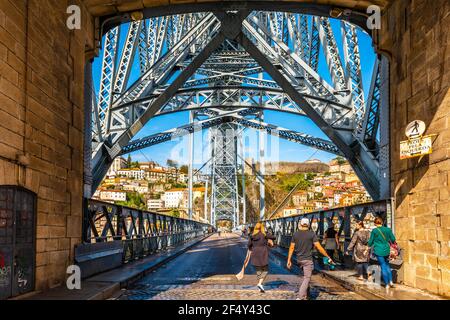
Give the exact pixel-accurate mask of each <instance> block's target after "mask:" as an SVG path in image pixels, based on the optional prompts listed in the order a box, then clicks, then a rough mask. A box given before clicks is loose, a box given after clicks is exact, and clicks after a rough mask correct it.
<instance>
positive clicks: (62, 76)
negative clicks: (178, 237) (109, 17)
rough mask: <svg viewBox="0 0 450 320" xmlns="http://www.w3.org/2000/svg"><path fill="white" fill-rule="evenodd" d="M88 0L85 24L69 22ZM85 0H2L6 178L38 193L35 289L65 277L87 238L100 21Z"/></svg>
mask: <svg viewBox="0 0 450 320" xmlns="http://www.w3.org/2000/svg"><path fill="white" fill-rule="evenodd" d="M71 4H78V5H80V6H81V8H82V19H83V24H82V25H83V28H84V29H83V30H74V31H71V30H69V29H68V28H67V27H66V19H67V14H66V9H67V7H68V6H69V5H71ZM92 19H93V18H92V17H91V16H90V15H89V14H88V13H87V11H86V10H85V8H84V7H83V5H82V3H81V2H80V1H65V0H53V1H42V0H28V1H26V0H2V1H0V185H20V186H23V187H25V188H27V189H29V190H31V191H33V192H35V193H36V194H37V196H38V202H37V243H36V246H37V248H36V251H37V256H36V290H46V289H48V288H50V287H54V286H57V285H60V284H62V283H64V281H65V279H66V273H65V272H66V268H67V266H68V265H70V264H72V261H73V246H74V245H75V244H76V243H79V242H80V241H81V203H82V198H83V190H82V185H83V182H82V179H83V158H82V155H83V139H82V137H83V121H82V117H83V108H84V106H83V81H84V62H85V52H87V51H92V50H93V48H94V41H93V35H94V23H93V20H92Z"/></svg>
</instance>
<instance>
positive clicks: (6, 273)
mask: <svg viewBox="0 0 450 320" xmlns="http://www.w3.org/2000/svg"><path fill="white" fill-rule="evenodd" d="M10 284H11V266H6V265H5V255H4V254H3V252H0V287H8V286H9V285H10Z"/></svg>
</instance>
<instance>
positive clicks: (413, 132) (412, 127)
mask: <svg viewBox="0 0 450 320" xmlns="http://www.w3.org/2000/svg"><path fill="white" fill-rule="evenodd" d="M426 128H427V126H426V124H425V122H423V121H421V120H414V121H413V122H411V123H410V124H408V126H407V127H406V130H405V134H406V136H407V137H408V138H410V139H411V138H417V137H421V136H422V135H423V134H424V133H425V130H426Z"/></svg>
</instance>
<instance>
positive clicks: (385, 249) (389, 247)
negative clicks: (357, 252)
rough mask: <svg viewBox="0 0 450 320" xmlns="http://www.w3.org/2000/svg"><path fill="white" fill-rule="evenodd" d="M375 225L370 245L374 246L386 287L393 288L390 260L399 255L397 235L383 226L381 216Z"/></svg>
mask: <svg viewBox="0 0 450 320" xmlns="http://www.w3.org/2000/svg"><path fill="white" fill-rule="evenodd" d="M375 226H376V228H375V229H373V230H372V232H371V233H370V239H369V242H368V246H369V247H373V251H374V254H375V256H376V258H377V260H378V263H379V264H380V267H381V275H382V276H383V281H384V283H385V285H386V288H389V287H390V288H393V287H394V282H393V280H392V270H391V267H390V265H389V260H390V259H393V258H395V257H396V256H397V255H398V251H397V247H396V243H395V241H396V240H395V236H394V234H393V233H392V230H391V229H389V228H388V227H385V226H383V219H381V218H380V217H377V218H375Z"/></svg>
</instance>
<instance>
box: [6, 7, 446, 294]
mask: <svg viewBox="0 0 450 320" xmlns="http://www.w3.org/2000/svg"><path fill="white" fill-rule="evenodd" d="M175 2H177V3H181V1H145V3H158V6H160V8H159V9H158V10H160V9H161V10H162V7H163V6H169V5H171V4H175ZM236 2H238V1H236ZM248 2H250V1H248ZM264 2H266V1H264ZM301 2H302V3H303V5H304V4H305V3H308V4H314V3H315V1H308V2H305V1H301ZM79 3H80V4H81V9H82V16H83V25H82V29H81V30H75V31H73V30H68V29H67V28H66V25H65V21H66V18H67V14H66V12H65V10H64V9H65V7H66V5H69V4H72V3H70V2H69V1H63V0H62V1H61V2H58V4H59V5H58V6H50V5H49V4H48V3H46V2H43V1H37V0H32V1H27V2H26V4H25V3H23V4H18V2H17V1H13V0H4V1H3V2H2V5H3V6H2V8H0V10H1V11H3V13H4V14H5V15H6V16H7V17H8V18H9V22H10V23H7V24H6V25H1V26H0V29H1V31H2V36H4V37H2V38H1V39H0V42H1V45H0V53H1V55H0V59H1V60H2V63H3V62H4V61H5V62H6V63H7V64H8V65H9V66H10V68H9V67H8V68H5V70H2V77H1V79H0V81H1V85H0V93H1V95H0V100H1V103H0V109H1V112H2V114H1V116H0V127H1V129H0V130H1V136H2V139H0V140H1V141H0V173H1V174H0V184H1V185H21V186H24V187H26V188H27V189H29V190H32V191H33V192H35V193H36V194H37V197H38V199H37V206H38V208H39V211H38V220H37V227H38V228H37V255H36V289H37V290H45V289H48V288H49V287H53V286H55V285H58V284H62V283H64V281H65V278H66V273H65V271H66V267H67V265H70V264H72V263H73V246H74V245H75V244H78V243H80V242H81V241H82V239H81V234H80V232H81V231H80V230H81V224H82V218H81V214H82V210H83V208H82V204H83V200H82V199H83V196H85V197H88V196H89V192H88V191H85V189H84V188H83V184H84V183H86V184H89V183H88V182H89V174H87V172H86V175H85V176H84V177H82V173H83V167H84V168H88V166H89V163H90V159H91V157H90V155H91V153H90V151H87V153H86V154H87V156H83V145H82V143H81V141H83V132H85V131H86V130H84V128H87V127H88V125H89V123H87V124H86V125H83V116H84V114H90V110H86V111H85V110H84V104H83V81H84V79H83V71H84V62H85V61H87V60H90V59H92V58H93V56H94V55H95V54H96V52H97V53H98V48H99V46H98V42H99V40H100V39H101V35H102V32H101V30H102V29H101V26H102V25H103V27H104V28H103V31H104V32H106V31H107V30H109V29H110V28H113V27H114V26H116V25H117V23H121V22H125V21H129V19H130V17H131V13H132V12H134V11H139V10H140V9H144V6H143V4H142V3H143V1H126V2H125V1H114V2H112V1H107V0H105V1H99V0H97V1H83V0H81V1H79ZM111 3H113V4H112V5H111ZM186 3H187V2H185V4H184V5H182V4H180V6H185V7H186V6H188V5H191V3H187V4H186ZM215 3H219V2H218V1H217V2H215ZM229 3H231V1H230V2H229ZM239 3H241V4H242V3H245V2H243V1H239ZM260 3H263V1H261V2H260ZM274 3H275V2H274ZM286 3H287V1H286ZM290 3H293V4H290V5H292V6H293V7H294V6H297V5H298V6H299V7H300V6H302V3H300V1H298V2H292V1H290ZM323 3H325V1H323ZM326 3H331V4H332V5H333V6H337V7H340V8H348V9H352V12H353V13H354V14H355V15H358V14H359V13H364V12H365V9H366V8H364V7H363V6H365V5H368V4H375V5H380V7H382V9H383V10H382V29H380V30H377V31H374V32H373V33H372V38H373V40H374V43H375V45H376V48H377V52H386V53H387V56H389V59H390V62H391V66H390V70H389V78H390V85H389V87H390V94H389V98H390V110H387V111H386V112H387V114H388V115H389V123H390V126H391V129H392V130H391V132H390V134H389V138H390V139H389V140H390V142H391V146H390V148H388V150H389V153H388V154H387V155H386V157H387V158H388V159H389V160H390V163H391V165H392V166H391V170H390V171H391V175H390V185H391V190H392V191H391V193H390V195H391V196H393V197H394V199H395V210H396V215H395V217H396V218H395V222H396V235H397V239H398V242H399V244H400V245H401V246H402V247H403V248H404V249H405V255H404V265H403V269H404V271H403V278H402V281H403V282H404V283H406V284H408V285H411V286H413V287H418V288H422V289H426V290H430V291H432V292H435V293H440V294H444V295H447V296H449V289H450V287H449V285H448V284H449V276H450V270H449V267H448V250H447V247H448V246H447V245H446V244H447V243H448V239H449V232H448V230H449V229H448V228H447V227H448V222H449V213H448V210H447V208H448V186H449V183H450V182H449V181H448V176H449V173H450V165H449V161H450V159H449V157H448V141H449V139H448V137H449V135H448V130H449V128H448V117H449V108H450V104H449V101H450V100H449V92H448V91H449V85H448V83H449V81H448V79H449V75H450V68H449V64H448V63H447V61H448V55H449V51H448V50H447V47H448V45H447V43H448V16H449V15H448V13H449V11H450V8H449V3H448V1H446V0H436V1H403V0H390V1H381V0H380V1H375V0H373V1H357V0H355V1H348V0H342V1H338V0H336V1H326ZM26 6H28V9H32V8H35V9H37V8H39V10H26V9H27V8H26ZM286 6H287V4H286ZM317 6H318V9H317V10H319V9H321V8H322V9H323V8H328V9H331V7H330V6H328V7H327V5H325V4H324V5H323V6H321V4H317ZM319 6H321V7H319ZM5 8H6V11H4V10H5ZM177 8H180V9H177V10H182V9H181V8H182V7H177ZM153 9H155V8H153ZM183 10H184V11H185V10H186V9H183ZM285 11H288V9H287V8H286V9H285ZM324 11H329V10H324ZM179 12H183V11H179ZM405 12H406V14H405ZM175 13H176V12H175ZM328 13H329V12H328ZM335 13H336V11H335ZM126 14H128V15H129V17H128V18H126V17H121V16H123V15H126ZM317 14H319V12H317ZM323 14H324V15H326V14H327V12H324V13H323ZM46 15H55V17H56V18H55V19H48V18H47V16H46ZM115 16H117V17H119V18H118V19H117V20H115V21H114V19H111V20H110V21H109V22H105V21H106V19H108V18H113V17H115ZM148 17H150V16H148ZM121 19H123V20H121ZM126 19H128V20H126ZM355 19H356V17H355ZM104 22H105V23H104ZM352 22H354V23H355V24H358V25H360V26H362V27H364V25H363V22H362V21H361V24H362V25H361V24H359V23H358V22H357V21H356V20H354V21H352ZM108 23H110V25H108ZM418 25H420V26H421V27H420V28H418V27H417V26H418ZM36 30H42V32H36ZM19 31H20V32H19ZM36 45H39V47H40V49H42V50H36V47H37V46H36ZM5 48H6V49H5ZM5 52H6V55H5V54H4V53H5ZM5 66H6V65H5ZM84 97H85V98H86V97H89V90H88V89H86V90H85V95H84ZM86 100H89V99H86ZM86 104H87V103H86ZM86 118H87V117H86ZM414 119H421V120H423V121H424V122H425V123H426V124H427V126H428V131H427V133H436V134H438V137H437V139H436V141H435V142H434V145H433V149H434V152H433V154H431V155H429V156H426V157H424V158H423V159H420V160H419V159H417V160H414V159H413V160H407V161H399V153H400V152H399V143H400V141H402V140H404V139H405V137H404V134H403V132H404V129H405V127H406V125H407V124H408V122H409V121H411V120H414ZM84 140H87V141H90V140H89V138H88V137H86V138H84ZM83 160H85V162H86V163H83ZM89 173H90V170H89ZM86 189H88V186H86ZM50 257H51V259H50Z"/></svg>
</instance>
